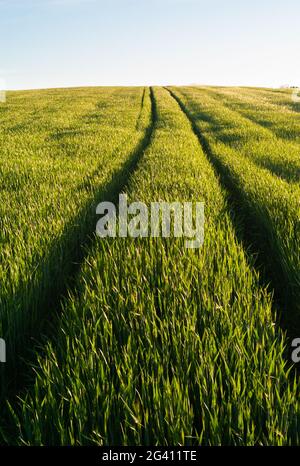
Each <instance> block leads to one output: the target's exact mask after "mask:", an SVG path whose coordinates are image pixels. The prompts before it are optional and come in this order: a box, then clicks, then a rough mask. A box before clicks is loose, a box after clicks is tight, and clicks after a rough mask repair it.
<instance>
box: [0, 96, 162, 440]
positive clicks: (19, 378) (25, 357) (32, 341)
mask: <svg viewBox="0 0 300 466" xmlns="http://www.w3.org/2000/svg"><path fill="white" fill-rule="evenodd" d="M149 99H150V102H151V110H150V118H149V125H148V126H147V128H146V129H145V131H144V134H143V136H142V138H141V140H140V141H139V143H138V144H137V146H136V147H135V148H134V149H133V150H132V152H131V153H130V154H129V156H128V157H127V159H126V161H125V163H124V164H123V166H122V168H121V169H120V170H119V171H118V172H116V173H113V174H112V176H111V177H110V181H109V182H108V184H107V185H105V186H104V187H101V188H100V190H98V191H97V189H95V188H94V192H93V199H89V200H88V201H87V202H86V204H85V205H84V206H83V207H82V209H81V210H80V211H79V212H78V213H77V214H76V217H75V218H73V219H72V220H71V221H70V222H69V223H68V224H67V225H66V226H65V228H64V231H63V234H62V235H61V237H60V238H59V239H55V241H54V242H53V244H52V245H51V247H50V252H49V254H48V255H47V256H46V257H45V260H44V261H43V263H42V267H41V269H42V270H41V271H40V276H39V280H38V281H37V282H36V283H35V284H34V285H33V286H32V289H31V290H30V292H31V296H33V297H35V296H37V297H38V299H37V300H36V301H34V302H31V303H29V307H28V309H24V312H31V313H32V312H35V314H36V315H37V318H36V327H35V328H34V329H33V328H29V329H28V331H27V334H26V336H25V337H24V339H23V340H22V345H21V346H20V347H18V348H17V352H16V353H14V357H12V358H11V359H10V360H9V359H8V361H7V364H6V366H7V367H9V364H10V365H11V366H10V371H9V374H8V373H6V374H5V373H4V371H3V372H2V373H0V381H1V389H2V390H1V391H2V397H1V398H2V400H1V399H0V406H1V410H2V421H1V425H0V439H1V436H3V431H6V429H8V431H9V425H6V424H5V419H9V416H7V417H6V416H5V412H7V411H6V410H7V406H6V401H7V400H6V399H5V398H7V397H8V400H9V401H10V402H11V403H12V404H14V402H15V399H16V396H17V395H18V394H20V393H21V392H22V391H23V390H24V389H25V388H26V387H27V386H28V385H29V384H30V382H31V378H32V375H33V373H32V370H31V368H32V366H34V365H35V363H36V360H37V357H38V356H39V355H41V352H42V348H43V347H44V345H45V343H46V342H47V341H49V340H51V337H52V335H54V333H55V329H56V324H57V318H58V317H59V315H60V312H61V309H62V302H63V299H64V298H65V297H66V296H67V295H68V292H69V290H72V289H73V288H74V287H75V285H76V276H77V274H78V271H79V269H80V266H81V264H82V262H83V261H84V259H85V257H86V256H87V251H88V249H89V246H91V244H92V243H93V241H94V238H95V233H94V231H95V225H96V217H95V207H96V205H97V204H98V203H99V202H101V201H103V200H105V201H110V202H115V203H116V202H117V200H118V196H119V193H120V192H122V191H123V190H124V189H125V188H126V186H127V184H128V181H129V179H130V177H131V175H132V173H133V172H134V171H135V169H136V167H137V164H138V162H139V160H140V159H141V158H142V156H143V154H144V152H145V150H146V149H147V147H148V146H149V144H150V141H151V138H152V133H153V131H154V127H155V122H156V110H155V108H156V104H155V100H154V94H153V89H152V88H150V94H149ZM143 102H144V99H143ZM91 181H92V180H89V182H91ZM57 257H59V258H60V259H59V264H57ZM58 269H59V272H58ZM49 277H51V278H52V281H51V282H50V281H49ZM23 287H24V284H23V285H22V284H21V285H20V289H17V290H16V291H15V296H16V298H17V297H18V296H20V293H21V290H22V289H23ZM54 310H55V312H53V311H54ZM8 341H9V340H8ZM8 349H9V348H8ZM7 354H8V357H9V354H11V352H10V351H7ZM29 372H30V375H29ZM1 432H2V435H1Z"/></svg>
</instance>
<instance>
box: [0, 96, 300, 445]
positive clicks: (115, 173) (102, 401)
mask: <svg viewBox="0 0 300 466" xmlns="http://www.w3.org/2000/svg"><path fill="white" fill-rule="evenodd" d="M171 91H172V94H171V93H170V92H169V91H168V90H166V89H163V88H154V90H152V91H151V92H150V90H149V89H145V90H143V89H142V88H138V89H133V88H132V89H130V88H127V89H124V88H123V89H122V88H111V89H101V88H100V89H77V90H67V91H66V90H57V91H43V92H41V91H40V92H33V93H26V92H25V93H12V94H11V95H9V98H8V102H9V105H8V107H1V108H0V111H1V112H3V120H2V123H1V125H0V138H1V140H2V141H3V146H2V147H3V149H1V151H2V152H1V154H3V158H2V159H1V165H0V170H1V172H2V173H3V177H2V179H3V183H4V185H5V186H4V189H3V190H2V191H1V196H2V194H3V196H4V199H5V202H3V203H1V209H3V214H2V212H1V221H2V218H4V222H3V225H4V228H3V229H2V231H1V233H0V234H1V235H3V236H2V237H3V239H4V240H3V245H4V246H3V247H2V248H1V252H0V254H1V267H2V269H1V275H0V280H1V283H3V289H2V291H1V293H2V295H1V296H3V298H2V299H3V301H1V311H2V309H4V311H5V312H1V322H2V329H1V331H2V333H3V331H4V332H5V336H6V338H7V339H9V340H10V345H12V346H11V348H14V346H13V345H16V347H18V345H17V342H19V338H21V340H20V343H19V344H21V345H22V346H24V345H27V346H28V342H29V341H30V340H28V339H26V338H25V337H24V336H23V333H24V330H25V333H26V334H27V336H28V337H31V338H32V336H34V337H35V339H36V340H37V341H39V340H40V341H41V340H42V344H41V347H38V348H36V353H37V354H36V360H34V361H33V360H30V358H28V360H27V370H26V371H25V372H26V380H25V381H24V382H23V384H22V385H21V386H20V387H17V392H16V393H15V392H14V391H11V390H9V389H6V392H8V393H6V394H5V396H3V405H2V406H3V412H4V407H5V403H4V401H5V398H7V399H8V400H9V405H8V404H7V405H6V406H9V409H8V412H7V408H6V409H5V413H6V414H5V420H3V421H2V425H1V426H0V427H1V436H2V437H1V442H2V443H5V444H18V445H24V444H25V445H85V444H97V445H113V444H123V445H138V444H146V445H148V444H156V445H177V444H178V445H182V444H193V445H199V444H200V445H291V444H299V440H300V438H299V435H300V434H299V432H300V431H299V422H300V409H299V408H300V406H299V401H298V400H299V389H298V376H297V373H296V372H295V371H294V370H293V367H292V365H291V364H290V361H289V360H287V359H286V355H287V347H286V345H287V339H286V334H285V332H284V331H283V330H282V329H281V328H280V326H279V325H278V323H277V318H278V312H279V313H280V311H282V310H284V312H285V313H286V314H287V315H288V320H289V325H290V326H291V327H293V328H294V329H296V328H297V325H298V317H299V308H298V307H297V298H298V297H299V277H300V275H299V236H298V233H297V230H296V228H297V225H298V221H299V189H300V188H299V184H298V180H297V178H296V176H297V172H296V169H297V167H298V165H297V164H298V160H297V157H296V152H295V150H296V149H295V147H297V144H298V142H297V141H296V138H295V141H294V139H293V137H292V136H289V137H286V138H285V137H283V136H279V135H278V134H276V131H277V130H276V131H275V126H276V124H277V123H276V124H275V123H274V125H273V128H268V129H266V128H265V127H263V125H262V124H261V121H259V120H260V116H259V115H260V112H259V110H258V119H257V122H254V121H252V117H251V118H250V117H249V115H248V116H247V115H246V114H244V113H243V112H244V110H243V112H242V111H241V110H240V109H238V108H237V104H236V103H235V104H231V101H234V102H236V100H238V99H241V100H242V101H244V100H246V101H247V105H246V109H247V112H248V110H249V109H248V106H249V105H250V103H249V102H250V101H251V102H252V100H253V99H256V100H257V102H258V104H257V105H260V106H261V107H264V106H265V105H266V106H267V109H266V111H267V112H271V111H272V112H273V113H272V115H273V116H272V118H273V119H274V121H275V119H276V117H275V115H276V112H277V109H279V108H281V106H283V105H287V104H286V103H285V100H284V99H287V97H286V93H285V94H284V95H283V93H281V94H282V95H281V94H280V95H279V96H278V95H277V94H276V93H272V91H270V90H260V89H243V90H235V89H231V90H230V89H228V90H226V89H225V90H224V89H222V90H220V89H208V88H199V89H195V88H172V89H171ZM221 93H222V95H221ZM223 94H224V95H223ZM225 94H226V95H225ZM262 94H263V96H262ZM273 94H275V95H274V96H273ZM228 95H229V97H228ZM264 99H267V100H268V99H269V100H270V101H271V102H273V104H272V105H274V107H275V109H273V107H272V110H271V109H270V108H269V106H270V105H271V104H270V105H269V104H268V103H266V102H265V100H264ZM272 99H273V100H272ZM269 100H268V102H269ZM248 101H249V102H248ZM30 104H31V105H30ZM243 108H244V107H243ZM245 111H246V110H245ZM251 111H252V110H251ZM253 111H254V110H253ZM278 111H279V110H278ZM289 111H290V112H294V113H295V114H296V113H297V111H296V109H295V108H292V106H291V107H290V110H289ZM16 121H17V123H16ZM278 121H279V120H278ZM279 126H280V124H279V123H278V125H277V128H279ZM13 127H14V129H13ZM278 131H279V130H278ZM277 145H278V146H277ZM277 147H279V148H280V149H278V150H277V151H276V148H277ZM281 149H282V150H284V152H283V153H282V158H283V160H284V161H285V162H284V163H282V160H281V159H280V153H281ZM8 154H12V155H13V157H10V158H8V157H7V156H6V155H8ZM280 162H281V163H280ZM293 164H295V165H293ZM274 167H275V168H274ZM295 167H296V168H295ZM5 183H6V184H5ZM120 191H123V192H126V193H127V194H128V197H129V200H131V201H135V200H138V201H144V202H145V203H146V204H149V203H150V202H153V201H159V200H164V201H170V202H174V201H176V200H177V201H180V202H184V201H197V202H199V201H203V202H204V203H205V220H206V223H205V240H204V245H203V246H202V248H201V249H199V250H189V249H186V248H185V240H184V239H183V238H176V239H175V238H171V239H160V238H149V239H146V238H138V239H131V238H123V239H118V238H116V239H100V238H97V237H96V236H94V235H92V232H93V231H94V230H95V226H96V222H97V216H96V215H95V205H96V204H97V202H98V201H99V200H102V199H105V200H109V199H112V200H116V198H117V194H118V193H119V192H120ZM5 196H6V197H5ZM20 205H21V206H22V209H21V212H20V209H19V208H20ZM17 213H18V214H17ZM246 215H249V218H250V220H251V223H252V227H253V228H251V229H250V231H249V234H250V238H251V239H253V245H252V247H251V248H249V249H248V248H247V247H246V245H245V242H244V241H242V238H243V234H244V228H245V225H244V223H245V216H246ZM17 227H18V228H17ZM14 231H16V232H17V233H16V234H15V235H13V236H11V232H14ZM2 237H1V241H2ZM87 237H89V240H88V241H87ZM5 241H6V242H5ZM265 245H267V246H268V248H269V249H268V251H269V250H270V251H271V253H272V256H270V265H271V266H272V268H273V269H274V270H273V272H274V277H275V278H277V281H276V280H275V279H274V280H273V281H272V286H267V285H266V284H263V283H264V282H263V280H262V278H261V276H260V272H259V271H258V267H257V261H256V259H255V255H253V252H254V253H256V252H260V248H262V247H263V246H265ZM79 248H80V250H81V254H80V255H78V254H77V253H76V251H78V249H79ZM5 251H6V252H5ZM49 257H50V258H51V260H49ZM74 261H80V264H79V265H78V267H77V268H76V273H75V272H74V270H73V268H72V264H73V262H74ZM265 261H266V262H267V260H266V259H265ZM2 264H4V265H2ZM265 265H266V266H267V265H268V264H265ZM11 266H12V271H10V267H11ZM266 268H267V267H266ZM33 271H34V273H33ZM70 277H73V278H72V280H70ZM272 278H273V277H272ZM61 282H63V287H62V290H61ZM272 288H275V292H276V291H279V289H281V288H284V290H283V289H281V296H283V295H284V296H285V298H286V300H287V301H286V302H288V303H289V306H288V308H286V306H280V308H279V309H278V303H277V302H274V297H273V290H272ZM277 288H278V290H277ZM284 292H285V293H286V294H284ZM50 297H51V299H50ZM2 303H4V304H5V306H3V305H2ZM16 303H18V306H16ZM2 306H3V307H2ZM40 320H43V326H42V329H43V332H46V331H47V330H48V327H51V329H52V331H51V332H49V333H50V334H48V335H47V341H46V342H45V339H42V337H38V335H37V333H38V332H37V329H39V328H40V325H41V324H40ZM0 328H1V327H0ZM0 336H1V337H2V336H3V335H2V334H1V332H0ZM23 341H24V344H22V342H23ZM12 342H14V343H13V344H12ZM20 354H23V352H20ZM13 355H14V356H13V358H12V361H13V362H12V366H11V367H12V368H13V367H14V365H17V363H18V356H19V354H18V353H15V352H13ZM24 370H25V369H24ZM10 371H11V372H10V373H9V375H7V374H6V375H5V378H4V380H5V383H6V384H8V383H9V382H8V381H9V380H10V378H13V369H10ZM3 377H4V376H3ZM8 388H9V387H8ZM16 395H18V396H16Z"/></svg>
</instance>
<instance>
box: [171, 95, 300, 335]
mask: <svg viewBox="0 0 300 466" xmlns="http://www.w3.org/2000/svg"><path fill="white" fill-rule="evenodd" d="M165 89H166V90H167V91H168V92H169V93H170V95H171V96H172V97H173V99H174V100H175V101H176V102H177V103H178V105H179V107H180V108H181V110H182V112H183V113H184V114H185V115H186V116H187V118H188V119H189V121H190V123H191V126H192V129H193V132H194V134H195V135H196V136H197V138H198V140H199V143H200V145H201V147H202V150H203V152H204V154H205V155H206V157H207V158H208V160H209V162H210V163H211V164H212V166H213V168H214V170H215V173H216V176H217V177H218V178H219V180H220V182H221V184H222V186H223V187H224V189H225V191H226V192H227V195H228V200H229V203H230V205H231V206H232V212H231V218H232V223H233V226H234V229H235V232H236V236H237V238H238V240H239V241H240V242H241V244H242V246H243V248H244V250H245V254H246V255H249V254H251V256H253V257H255V264H254V265H255V267H256V269H257V270H258V271H259V275H260V277H261V283H262V285H263V286H264V287H265V286H267V287H268V288H269V290H270V291H271V292H272V293H273V296H274V308H275V310H276V315H277V316H278V318H279V322H278V323H279V325H280V326H281V327H282V328H283V329H284V330H286V331H287V335H288V337H289V338H293V337H295V336H297V335H298V333H299V326H298V323H297V325H296V324H295V322H294V321H289V318H288V317H286V316H287V314H288V313H291V314H292V315H293V312H294V311H295V296H294V295H293V290H292V287H291V284H290V281H289V277H288V276H287V274H286V273H285V270H284V268H283V266H282V263H281V260H280V259H279V258H277V255H276V250H275V249H276V248H275V249H274V247H273V246H272V240H271V238H270V237H269V232H268V231H267V230H266V229H265V227H264V225H263V223H262V222H260V221H259V219H258V218H257V216H256V215H255V213H253V211H252V209H251V208H250V205H249V203H247V201H246V199H245V193H244V192H243V191H242V189H239V188H238V187H237V186H236V184H235V182H234V179H233V178H232V176H231V174H230V173H229V170H228V168H226V167H225V166H223V164H222V162H220V160H219V159H218V158H217V157H216V156H215V155H214V152H213V150H212V148H211V146H210V143H209V141H208V140H207V138H205V137H204V136H203V134H202V133H201V131H200V130H199V128H198V126H197V125H196V123H195V121H194V119H193V117H192V114H191V113H190V111H189V110H188V108H187V107H186V106H185V105H184V103H183V102H182V101H181V99H180V98H179V97H178V96H177V95H176V94H175V93H174V92H173V91H172V90H171V89H169V88H167V87H165ZM257 227H258V228H257ZM291 308H292V310H291Z"/></svg>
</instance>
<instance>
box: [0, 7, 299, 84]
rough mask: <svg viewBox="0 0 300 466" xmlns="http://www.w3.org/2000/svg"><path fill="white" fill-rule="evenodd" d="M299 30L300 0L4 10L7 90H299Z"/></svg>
mask: <svg viewBox="0 0 300 466" xmlns="http://www.w3.org/2000/svg"><path fill="white" fill-rule="evenodd" d="M299 24H300V2H299V0H286V1H278V0H251V1H247V2H246V1H242V0H239V1H238V0H206V1H203V0H0V80H1V79H4V80H5V82H6V86H7V88H8V89H29V88H41V87H60V86H79V85H144V84H149V85H150V84H218V85H250V86H270V87H273V86H274V87H276V86H280V85H285V84H290V85H297V86H300V27H299Z"/></svg>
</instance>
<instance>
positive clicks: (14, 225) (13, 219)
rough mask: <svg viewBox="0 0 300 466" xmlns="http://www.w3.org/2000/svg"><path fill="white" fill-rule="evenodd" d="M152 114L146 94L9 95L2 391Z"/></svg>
mask: <svg viewBox="0 0 300 466" xmlns="http://www.w3.org/2000/svg"><path fill="white" fill-rule="evenodd" d="M150 107H151V103H150V96H149V90H146V92H145V94H144V89H143V88H137V89H126V88H125V89H117V88H111V89H108V90H107V89H101V88H100V89H93V90H88V91H84V90H69V91H65V90H64V91H60V90H57V91H49V92H45V91H44V92H28V93H13V94H12V96H11V97H10V95H8V104H7V107H3V108H5V109H6V112H5V118H4V120H3V122H2V123H1V132H0V140H1V165H0V172H1V206H0V215H1V231H0V243H1V250H0V280H1V290H0V305H1V316H0V334H1V336H2V337H3V338H5V340H6V342H7V354H8V363H7V365H6V367H5V368H3V366H1V373H0V375H1V377H0V379H1V388H2V389H5V387H6V385H7V384H14V375H15V374H16V372H17V367H18V364H19V362H20V359H21V357H22V356H23V353H24V349H26V346H28V347H30V345H32V344H33V341H32V337H33V336H36V335H39V332H40V324H41V322H42V320H43V318H44V317H46V318H49V315H48V313H49V312H51V306H52V305H53V304H54V303H55V302H56V300H57V297H59V294H60V293H61V292H63V290H64V287H65V286H66V285H67V279H68V277H69V275H70V274H71V273H72V269H74V262H76V261H78V259H79V258H80V255H82V253H81V251H80V250H81V244H82V243H84V242H85V241H86V238H87V237H88V235H90V234H91V233H93V231H94V212H95V206H96V205H97V201H99V200H100V199H101V198H102V196H104V197H106V196H107V195H108V194H111V193H110V192H108V188H109V191H113V190H115V191H117V190H118V187H119V184H120V183H121V182H122V177H123V178H124V179H125V180H126V179H127V176H128V173H127V172H128V169H129V166H127V165H128V164H129V165H130V162H131V159H133V158H134V157H135V152H136V151H137V149H138V148H139V146H140V145H141V144H142V142H143V139H144V138H145V137H146V136H145V135H146V130H147V128H148V127H150V125H151V121H150V120H151V109H150ZM116 184H117V186H114V185H116ZM53 301H54V303H53ZM4 369H5V370H4Z"/></svg>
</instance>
